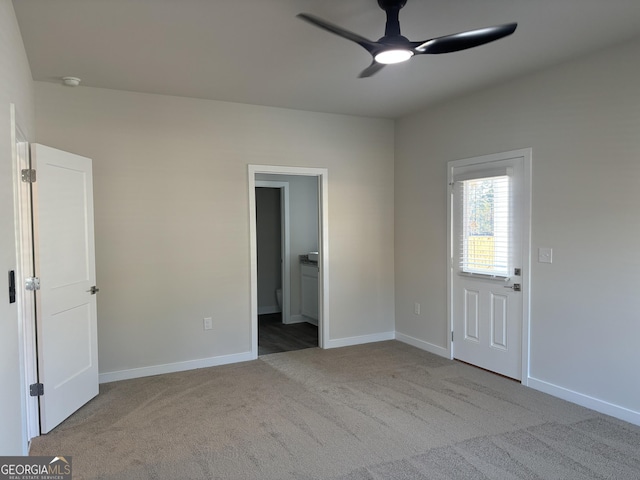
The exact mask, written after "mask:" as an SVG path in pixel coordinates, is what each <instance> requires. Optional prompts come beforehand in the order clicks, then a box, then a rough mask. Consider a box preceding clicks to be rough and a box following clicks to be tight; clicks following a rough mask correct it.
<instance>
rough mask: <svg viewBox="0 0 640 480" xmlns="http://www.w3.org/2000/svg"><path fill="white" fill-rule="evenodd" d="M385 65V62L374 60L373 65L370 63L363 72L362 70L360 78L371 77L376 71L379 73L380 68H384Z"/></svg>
mask: <svg viewBox="0 0 640 480" xmlns="http://www.w3.org/2000/svg"><path fill="white" fill-rule="evenodd" d="M384 66H385V64H384V63H378V62H376V61H375V60H374V61H373V62H371V65H369V66H368V67H367V68H365V69H364V70H363V71H362V72H360V75H358V78H367V77H370V76H371V75H373V74H374V73H378V72H379V71H380V70H382V69H383V68H384Z"/></svg>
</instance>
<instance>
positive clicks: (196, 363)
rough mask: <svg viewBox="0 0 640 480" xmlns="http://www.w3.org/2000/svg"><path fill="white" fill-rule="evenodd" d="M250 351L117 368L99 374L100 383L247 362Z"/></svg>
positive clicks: (250, 358) (250, 357) (249, 357)
mask: <svg viewBox="0 0 640 480" xmlns="http://www.w3.org/2000/svg"><path fill="white" fill-rule="evenodd" d="M253 359H254V358H253V356H252V354H251V352H244V353H234V354H231V355H220V356H217V357H209V358H200V359H198V360H187V361H186V362H176V363H165V364H164V365H152V366H150V367H140V368H130V369H127V370H117V371H114V372H105V373H101V374H100V375H99V382H100V383H109V382H118V381H120V380H130V379H132V378H142V377H150V376H153V375H163V374H165V373H175V372H184V371H186V370H195V369H196V368H208V367H217V366H220V365H227V364H230V363H239V362H247V361H249V360H253Z"/></svg>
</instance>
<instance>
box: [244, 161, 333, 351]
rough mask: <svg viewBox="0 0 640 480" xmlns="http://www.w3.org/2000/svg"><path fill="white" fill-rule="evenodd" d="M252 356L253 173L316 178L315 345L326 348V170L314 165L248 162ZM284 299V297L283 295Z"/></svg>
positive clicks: (255, 321)
mask: <svg viewBox="0 0 640 480" xmlns="http://www.w3.org/2000/svg"><path fill="white" fill-rule="evenodd" d="M247 171H248V181H249V182H248V183H249V262H250V299H249V311H250V319H251V358H252V359H256V358H258V253H257V246H256V199H255V196H256V174H257V173H265V174H271V175H301V176H307V177H316V178H317V179H318V197H319V198H318V210H319V211H318V237H319V244H318V253H319V257H320V258H319V259H318V267H319V272H318V333H319V335H318V346H319V347H320V348H327V347H328V345H329V338H330V333H329V332H330V325H329V196H328V193H329V178H328V177H329V170H328V169H326V168H313V167H287V166H280V165H251V164H250V165H248V168H247ZM283 301H284V298H283Z"/></svg>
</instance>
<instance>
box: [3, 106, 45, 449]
mask: <svg viewBox="0 0 640 480" xmlns="http://www.w3.org/2000/svg"><path fill="white" fill-rule="evenodd" d="M9 114H10V120H11V163H12V166H13V207H14V235H15V245H16V269H15V282H16V310H17V315H18V357H19V360H20V383H21V385H22V388H21V389H20V397H21V402H20V403H21V409H20V416H21V420H22V421H21V423H22V440H23V443H22V452H23V455H28V454H29V447H30V443H31V439H32V438H34V437H37V436H39V435H40V419H39V411H38V399H37V397H30V396H28V395H27V393H26V392H28V391H29V385H31V384H33V383H36V382H37V381H38V380H37V378H38V376H37V370H36V347H35V345H36V328H35V327H36V325H35V298H34V295H33V293H32V292H28V291H27V290H26V289H25V288H24V285H25V280H24V279H25V278H26V277H29V276H32V275H33V272H34V268H33V235H32V233H33V232H32V229H31V199H30V194H29V192H28V187H27V186H26V184H25V183H23V182H22V180H21V170H22V169H24V168H30V165H29V144H28V142H27V140H26V136H25V135H24V133H23V132H22V129H21V128H20V125H19V122H18V119H17V114H16V108H15V105H14V104H13V103H12V104H10V105H9Z"/></svg>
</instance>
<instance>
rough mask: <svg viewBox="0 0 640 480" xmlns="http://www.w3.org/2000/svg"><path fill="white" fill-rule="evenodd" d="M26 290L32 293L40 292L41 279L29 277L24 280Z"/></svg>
mask: <svg viewBox="0 0 640 480" xmlns="http://www.w3.org/2000/svg"><path fill="white" fill-rule="evenodd" d="M24 288H26V289H27V290H28V291H30V292H35V291H36V290H40V279H39V278H38V277H29V278H25V279H24Z"/></svg>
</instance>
